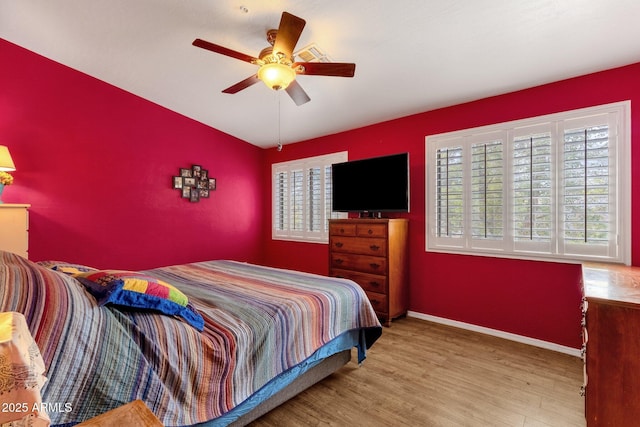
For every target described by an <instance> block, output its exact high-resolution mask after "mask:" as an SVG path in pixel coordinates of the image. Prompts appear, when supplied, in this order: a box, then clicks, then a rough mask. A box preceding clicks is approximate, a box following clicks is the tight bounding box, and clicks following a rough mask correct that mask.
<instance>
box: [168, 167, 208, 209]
mask: <svg viewBox="0 0 640 427" xmlns="http://www.w3.org/2000/svg"><path fill="white" fill-rule="evenodd" d="M173 188H174V189H175V190H180V192H181V195H182V198H184V199H189V201H190V202H192V203H195V202H199V201H200V199H208V198H209V196H210V194H211V192H212V191H215V190H216V179H215V178H211V177H210V176H209V171H208V170H207V169H203V168H202V166H200V165H192V166H191V168H180V175H178V176H174V177H173Z"/></svg>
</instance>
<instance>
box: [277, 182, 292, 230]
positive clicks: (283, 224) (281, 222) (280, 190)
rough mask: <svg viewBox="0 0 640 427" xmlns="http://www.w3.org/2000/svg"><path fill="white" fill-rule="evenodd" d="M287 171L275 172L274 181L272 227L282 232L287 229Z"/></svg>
mask: <svg viewBox="0 0 640 427" xmlns="http://www.w3.org/2000/svg"><path fill="white" fill-rule="evenodd" d="M288 179H289V178H288V174H287V172H276V174H275V179H274V180H273V181H274V188H273V194H274V205H275V207H274V215H273V217H274V219H273V223H274V229H275V230H276V231H277V232H282V231H285V230H288V229H289V197H288V196H289V182H288Z"/></svg>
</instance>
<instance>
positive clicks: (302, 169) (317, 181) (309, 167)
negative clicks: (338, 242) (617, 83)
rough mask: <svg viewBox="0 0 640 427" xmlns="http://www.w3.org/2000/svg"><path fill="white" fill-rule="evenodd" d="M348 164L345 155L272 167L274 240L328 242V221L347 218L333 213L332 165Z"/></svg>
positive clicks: (311, 158) (313, 158)
mask: <svg viewBox="0 0 640 427" xmlns="http://www.w3.org/2000/svg"><path fill="white" fill-rule="evenodd" d="M346 161H347V152H346V151H343V152H340V153H334V154H328V155H325V156H318V157H309V158H306V159H300V160H293V161H289V162H283V163H274V164H273V165H272V167H271V171H272V176H273V178H272V179H273V226H272V237H273V238H274V239H282V240H300V241H308V242H322V243H326V242H327V241H328V229H329V221H328V220H329V219H330V218H344V217H346V214H344V213H338V212H332V209H331V189H332V187H331V185H332V181H331V165H332V164H333V163H340V162H346Z"/></svg>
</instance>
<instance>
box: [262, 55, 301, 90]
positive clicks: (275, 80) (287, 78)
mask: <svg viewBox="0 0 640 427" xmlns="http://www.w3.org/2000/svg"><path fill="white" fill-rule="evenodd" d="M258 78H259V79H260V80H262V81H263V82H264V84H265V85H267V87H268V88H269V89H273V90H280V89H286V88H287V86H289V84H290V83H291V82H292V81H293V80H295V78H296V72H295V71H294V70H293V68H291V67H290V66H287V65H285V64H282V63H279V62H271V63H267V64H264V65H262V66H261V67H260V69H259V70H258Z"/></svg>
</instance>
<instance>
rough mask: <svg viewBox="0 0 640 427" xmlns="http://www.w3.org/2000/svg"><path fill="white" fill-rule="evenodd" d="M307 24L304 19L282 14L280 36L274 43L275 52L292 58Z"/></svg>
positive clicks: (279, 28) (285, 13)
mask: <svg viewBox="0 0 640 427" xmlns="http://www.w3.org/2000/svg"><path fill="white" fill-rule="evenodd" d="M306 23H307V22H306V21H305V20H304V19H302V18H298V17H297V16H295V15H292V14H290V13H288V12H282V18H280V26H279V27H278V34H277V35H276V40H275V42H274V43H273V52H274V53H276V52H281V53H283V54H285V55H286V56H287V58H291V55H293V49H294V48H295V47H296V43H298V39H299V38H300V34H302V29H303V28H304V26H305V24H306Z"/></svg>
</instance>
